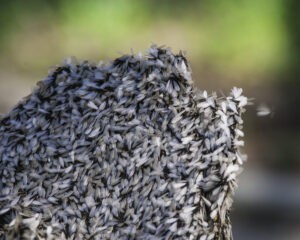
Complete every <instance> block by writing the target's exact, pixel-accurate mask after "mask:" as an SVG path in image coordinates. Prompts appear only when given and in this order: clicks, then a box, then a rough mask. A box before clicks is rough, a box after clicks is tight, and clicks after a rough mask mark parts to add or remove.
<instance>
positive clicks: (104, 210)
mask: <svg viewBox="0 0 300 240" xmlns="http://www.w3.org/2000/svg"><path fill="white" fill-rule="evenodd" d="M241 94H242V90H241V89H238V88H233V89H232V91H231V93H230V95H229V96H228V97H221V98H218V97H217V96H216V94H211V95H208V94H207V92H206V91H200V90H198V89H196V88H195V87H194V86H193V82H192V79H191V73H190V68H189V66H188V63H187V60H186V59H185V57H184V56H183V55H182V54H181V53H180V54H178V55H174V54H173V53H172V52H171V51H170V50H169V49H166V48H158V47H156V46H152V47H151V48H150V49H149V50H148V54H147V55H146V56H142V55H141V54H138V55H136V56H133V55H128V56H122V57H120V58H118V59H116V60H114V61H113V62H111V63H109V64H106V65H93V64H90V63H88V62H82V63H80V64H79V63H76V62H74V61H66V63H65V64H64V65H63V66H60V67H57V68H56V69H55V70H54V71H52V72H51V73H50V74H49V76H48V77H47V78H46V79H45V80H44V81H41V82H39V83H38V86H37V88H36V89H35V90H34V91H33V92H32V93H31V94H30V95H29V96H28V97H26V98H25V99H23V100H22V101H21V102H20V103H19V104H18V105H17V106H15V107H14V108H13V109H12V110H11V111H10V112H9V113H8V114H6V115H5V116H4V117H3V118H2V119H1V125H0V219H1V220H0V239H93V238H95V239H145V240H146V239H201V240H209V239H231V238H232V234H231V223H230V219H229V210H230V207H231V204H232V194H233V191H234V189H235V188H236V176H237V174H238V173H239V172H240V169H241V165H242V163H243V158H242V156H241V154H240V153H239V150H238V148H239V146H240V145H243V141H241V140H239V138H240V137H241V136H243V132H242V131H241V128H242V123H243V121H242V119H241V114H242V112H243V111H244V107H245V105H246V104H247V98H246V97H244V96H242V95H241Z"/></svg>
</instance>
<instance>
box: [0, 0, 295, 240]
mask: <svg viewBox="0 0 300 240" xmlns="http://www.w3.org/2000/svg"><path fill="white" fill-rule="evenodd" d="M0 4H1V5H0V113H1V114H4V113H6V112H7V111H9V109H10V108H11V107H12V106H13V105H15V104H16V103H17V102H18V101H19V100H20V99H21V98H22V97H24V96H26V95H28V94H29V93H30V91H31V90H32V89H33V87H34V86H35V84H36V82H37V81H39V80H41V79H43V78H45V76H46V75H47V73H48V69H49V68H50V67H54V66H55V65H57V64H61V63H62V61H63V60H64V59H65V58H67V57H69V56H76V57H77V59H79V60H86V59H88V60H91V61H93V62H98V61H100V60H104V61H109V60H110V59H114V58H116V57H118V56H119V55H120V54H123V53H128V52H130V51H133V52H135V53H137V52H139V51H141V52H145V50H146V49H147V48H148V47H149V46H150V45H151V44H152V43H156V44H157V45H166V46H170V47H171V48H172V49H173V50H174V51H179V50H180V49H182V50H185V51H186V54H187V57H188V59H189V61H190V64H191V66H192V70H193V79H194V82H195V84H196V85H197V86H198V87H199V88H200V89H207V90H208V91H210V92H211V91H216V92H218V93H222V92H223V93H228V92H229V90H230V89H231V88H232V87H233V86H238V87H242V88H243V89H244V93H245V95H246V96H248V97H250V98H254V99H255V100H254V103H255V104H254V105H253V106H249V107H248V111H247V113H246V114H245V115H244V119H245V132H246V136H245V147H244V152H245V153H247V155H248V161H247V162H246V163H245V171H244V172H243V173H242V175H241V176H240V185H239V189H238V191H237V193H236V196H235V203H234V208H233V212H232V214H233V218H232V220H233V231H234V237H235V239H242V240H248V239H249V240H250V239H251V240H252V239H256V240H260V239H264V240H268V239H272V240H277V239H278V240H279V239H280V240H285V239H287V240H294V239H300V159H299V158H300V111H299V108H300V92H299V91H300V84H299V77H300V65H299V63H300V14H299V13H300V1H297V0H270V1H268V0H266V1H261V0H252V1H245V0H240V1H237V0H227V1H221V0H198V1H197V0H190V1H181V0H151V1H150V0H149V1H145V0H131V1H130V0H128V1H126V0H114V1H108V0H107V1H105V0H101V1H95V0H85V1H80V0H72V1H71V0H51V1H50V0H36V1H34V0H27V1H22V0H14V1H3V0H0ZM260 104H266V105H267V106H268V107H269V109H270V110H271V113H270V114H269V115H267V116H265V117H259V116H257V106H258V105H260Z"/></svg>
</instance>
